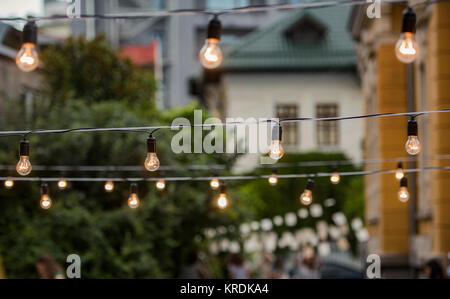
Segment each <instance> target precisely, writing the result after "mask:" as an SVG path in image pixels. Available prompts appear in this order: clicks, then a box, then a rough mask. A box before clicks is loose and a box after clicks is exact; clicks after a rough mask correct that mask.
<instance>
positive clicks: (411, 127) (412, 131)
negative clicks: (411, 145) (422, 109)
mask: <svg viewBox="0 0 450 299" xmlns="http://www.w3.org/2000/svg"><path fill="white" fill-rule="evenodd" d="M417 134H418V129H417V121H416V120H415V119H410V120H408V136H417Z"/></svg>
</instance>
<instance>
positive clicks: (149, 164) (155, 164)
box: [144, 153, 159, 171]
mask: <svg viewBox="0 0 450 299" xmlns="http://www.w3.org/2000/svg"><path fill="white" fill-rule="evenodd" d="M144 165H145V168H146V169H147V170H148V171H156V170H157V169H158V168H159V159H158V156H156V153H147V158H146V159H145V164H144Z"/></svg>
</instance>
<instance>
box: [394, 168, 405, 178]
mask: <svg viewBox="0 0 450 299" xmlns="http://www.w3.org/2000/svg"><path fill="white" fill-rule="evenodd" d="M404 176H405V173H404V172H403V169H402V168H397V171H395V178H396V179H397V180H401V179H402V178H403V177H404Z"/></svg>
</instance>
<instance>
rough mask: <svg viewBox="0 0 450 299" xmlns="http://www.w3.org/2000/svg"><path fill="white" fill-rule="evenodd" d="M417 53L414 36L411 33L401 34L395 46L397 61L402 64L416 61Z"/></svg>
mask: <svg viewBox="0 0 450 299" xmlns="http://www.w3.org/2000/svg"><path fill="white" fill-rule="evenodd" d="M418 53H419V49H418V47H417V43H416V39H415V34H414V33H411V32H405V33H403V34H402V35H401V36H400V38H399V40H398V41H397V44H396V45H395V54H396V55H397V58H398V60H400V61H401V62H403V63H411V62H413V61H414V60H415V59H416V57H417V54H418Z"/></svg>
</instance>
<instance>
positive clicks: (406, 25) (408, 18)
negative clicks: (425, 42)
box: [402, 7, 416, 33]
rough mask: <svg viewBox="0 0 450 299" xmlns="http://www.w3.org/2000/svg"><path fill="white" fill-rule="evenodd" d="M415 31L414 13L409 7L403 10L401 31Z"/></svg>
mask: <svg viewBox="0 0 450 299" xmlns="http://www.w3.org/2000/svg"><path fill="white" fill-rule="evenodd" d="M405 32H408V33H416V13H415V12H414V10H412V8H411V7H408V8H407V9H405V10H404V11H403V20H402V33H405Z"/></svg>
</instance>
